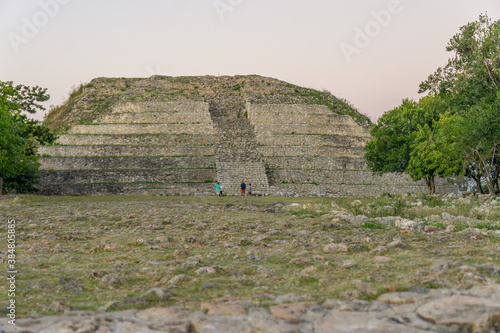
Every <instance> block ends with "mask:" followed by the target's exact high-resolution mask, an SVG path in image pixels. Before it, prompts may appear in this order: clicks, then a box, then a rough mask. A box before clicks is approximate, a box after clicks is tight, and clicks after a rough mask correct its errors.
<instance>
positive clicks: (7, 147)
mask: <svg viewBox="0 0 500 333" xmlns="http://www.w3.org/2000/svg"><path fill="white" fill-rule="evenodd" d="M45 92H46V89H42V88H40V87H33V88H32V87H27V86H22V85H17V86H14V85H13V83H12V82H1V81H0V193H1V190H2V188H3V187H5V188H7V189H16V190H18V191H21V192H25V191H30V190H32V189H33V185H34V184H35V183H36V182H37V181H38V173H37V168H38V166H39V163H38V161H37V159H38V155H37V147H38V146H39V145H41V144H47V143H51V142H53V141H54V140H55V139H56V137H55V135H54V134H52V133H51V132H50V131H49V129H48V128H47V127H45V126H44V125H42V124H40V123H39V122H37V121H35V120H31V119H28V118H27V116H26V115H25V114H24V113H26V112H27V113H35V112H36V111H41V110H44V108H43V106H42V105H41V104H39V103H41V102H44V101H46V100H48V98H49V96H48V95H46V94H45ZM23 112H24V113H23ZM4 180H5V182H4Z"/></svg>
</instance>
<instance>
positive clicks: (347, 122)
mask: <svg viewBox="0 0 500 333" xmlns="http://www.w3.org/2000/svg"><path fill="white" fill-rule="evenodd" d="M249 120H250V122H251V123H252V124H254V125H256V124H277V125H278V126H281V125H287V124H310V125H323V124H331V125H336V126H344V127H351V128H352V127H356V126H357V124H356V123H354V121H352V119H351V118H348V117H345V116H340V115H337V114H334V113H333V112H330V113H329V114H309V113H306V114H304V113H302V114H295V113H292V112H279V113H265V112H261V113H252V114H250V115H249Z"/></svg>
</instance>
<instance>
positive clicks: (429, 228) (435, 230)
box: [424, 225, 441, 233]
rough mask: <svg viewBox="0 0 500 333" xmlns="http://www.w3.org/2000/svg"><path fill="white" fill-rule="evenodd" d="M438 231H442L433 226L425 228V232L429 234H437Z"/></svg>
mask: <svg viewBox="0 0 500 333" xmlns="http://www.w3.org/2000/svg"><path fill="white" fill-rule="evenodd" d="M437 231H441V229H439V228H438V227H436V226H433V225H426V226H425V228H424V232H428V233H431V232H437Z"/></svg>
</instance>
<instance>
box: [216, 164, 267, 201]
mask: <svg viewBox="0 0 500 333" xmlns="http://www.w3.org/2000/svg"><path fill="white" fill-rule="evenodd" d="M217 174H218V178H219V182H220V183H221V184H222V186H223V189H224V192H226V193H227V194H228V195H240V193H241V191H240V185H241V183H242V182H245V183H246V184H247V185H249V184H252V190H254V191H260V192H266V193H267V192H268V189H269V182H268V180H267V175H266V169H265V167H264V165H263V164H262V163H261V162H253V163H251V162H221V161H218V162H217Z"/></svg>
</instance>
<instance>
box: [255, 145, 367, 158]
mask: <svg viewBox="0 0 500 333" xmlns="http://www.w3.org/2000/svg"><path fill="white" fill-rule="evenodd" d="M361 149H362V148H351V147H345V146H337V147H327V146H318V147H307V146H260V147H259V151H260V153H261V154H262V156H269V157H328V158H357V159H359V158H360V154H359V152H360V150H361ZM361 156H362V155H361Z"/></svg>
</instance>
